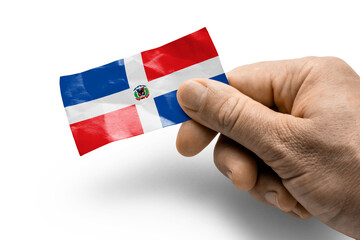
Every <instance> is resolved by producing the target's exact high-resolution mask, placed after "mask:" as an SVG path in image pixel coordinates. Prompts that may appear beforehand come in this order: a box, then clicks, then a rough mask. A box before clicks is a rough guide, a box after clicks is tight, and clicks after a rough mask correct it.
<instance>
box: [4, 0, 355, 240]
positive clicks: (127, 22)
mask: <svg viewBox="0 0 360 240" xmlns="http://www.w3.org/2000/svg"><path fill="white" fill-rule="evenodd" d="M357 2H358V1H329V0H327V1H304V0H303V1H225V0H222V1H211V0H207V1H199V0H192V1H185V0H182V1H176V2H175V1H170V0H167V1H154V0H151V1H135V0H126V1H124V0H118V1H105V0H103V1H90V0H87V1H75V0H71V1H68V0H63V1H39V0H32V1H6V2H5V1H1V3H0V26H1V28H0V35H1V36H0V43H1V44H0V61H1V62H0V81H1V85H0V104H1V105H0V106H1V118H0V121H1V124H0V128H1V129H0V137H1V138H0V139H1V140H0V141H1V151H0V239H6V240H7V239H37V240H42V239H62V240H63V239H69V240H71V239H76V240H79V239H80V240H81V239H86V240H91V239H229V240H232V239H234V240H235V239H259V240H260V239H261V240H262V239H328V240H331V239H349V238H348V237H345V236H343V235H342V234H340V233H337V232H335V231H334V230H332V229H330V228H328V227H326V226H325V225H323V224H322V223H320V222H319V221H317V220H316V219H314V218H313V219H311V220H308V221H301V220H297V219H294V218H292V217H289V216H287V215H285V214H283V213H281V212H280V211H278V210H276V209H274V208H271V207H267V206H264V205H262V204H260V203H258V202H256V201H255V200H253V199H252V198H251V197H250V196H249V194H248V193H247V192H240V191H237V190H236V189H235V187H233V186H232V185H231V183H230V181H228V180H227V179H226V178H224V177H223V176H222V175H221V174H220V173H219V172H218V171H217V170H216V168H215V167H214V165H213V160H212V148H213V145H214V143H212V144H211V145H210V146H209V147H208V148H207V149H206V151H204V152H202V153H201V154H200V155H198V156H197V157H193V158H184V157H182V156H180V155H179V154H178V153H177V151H176V148H175V139H176V133H177V130H178V127H179V126H173V127H169V128H165V129H161V130H158V131H155V132H152V133H149V134H146V135H142V136H139V137H135V138H132V139H128V140H123V141H118V142H115V143H112V144H109V145H107V146H105V147H102V148H100V149H98V150H96V151H94V152H91V153H89V154H87V155H85V156H83V157H79V156H78V153H77V150H76V147H75V144H74V141H73V139H72V135H71V132H70V128H69V126H68V123H67V118H66V115H65V111H64V109H63V106H62V101H61V97H60V90H59V76H61V75H66V74H72V73H77V72H80V71H84V70H87V69H90V68H93V67H97V66H99V65H102V64H106V63H108V62H111V61H114V60H117V59H120V58H124V57H128V56H131V55H133V54H135V53H138V52H140V51H143V50H147V49H150V48H154V47H158V46H160V45H162V44H165V43H167V42H169V41H172V40H175V39H177V38H179V37H182V36H184V35H186V34H189V33H191V32H193V31H196V30H198V29H200V28H202V27H204V26H206V27H207V28H208V31H209V32H210V35H211V37H212V38H213V41H214V43H215V46H216V47H217V50H218V52H219V55H220V58H221V60H222V63H223V67H224V69H225V71H229V70H231V69H232V68H234V67H236V66H238V65H242V64H247V63H252V62H257V61H264V60H277V59H286V58H297V57H303V56H308V55H315V56H324V55H333V56H338V57H341V58H343V59H345V60H346V61H347V62H348V63H349V64H350V65H351V66H352V67H353V68H354V69H355V70H356V71H357V72H360V51H359V43H360V37H359V23H360V14H359V7H358V4H357Z"/></svg>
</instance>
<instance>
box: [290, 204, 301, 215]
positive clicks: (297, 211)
mask: <svg viewBox="0 0 360 240" xmlns="http://www.w3.org/2000/svg"><path fill="white" fill-rule="evenodd" d="M292 211H293V213H295V214H296V215H299V217H302V212H301V209H300V208H299V207H298V206H296V207H295V208H294V209H293V210H292Z"/></svg>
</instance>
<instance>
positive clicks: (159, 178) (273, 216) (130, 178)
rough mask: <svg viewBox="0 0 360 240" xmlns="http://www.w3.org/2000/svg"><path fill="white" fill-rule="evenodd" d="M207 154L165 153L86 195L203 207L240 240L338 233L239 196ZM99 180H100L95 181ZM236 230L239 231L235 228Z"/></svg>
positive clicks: (105, 181) (101, 183) (120, 173)
mask: <svg viewBox="0 0 360 240" xmlns="http://www.w3.org/2000/svg"><path fill="white" fill-rule="evenodd" d="M208 158H210V157H209V156H207V155H206V154H200V156H198V157H194V158H187V159H186V158H182V157H180V156H178V157H175V159H174V156H173V155H171V156H170V154H169V155H167V154H166V153H164V154H163V156H162V157H160V158H159V159H155V160H154V159H150V160H149V161H146V163H145V164H143V163H142V164H141V167H138V168H136V169H127V170H126V171H125V173H126V174H124V170H123V169H122V170H119V171H114V173H113V175H111V174H110V175H108V176H107V178H106V179H102V180H101V181H97V182H96V183H94V184H93V185H92V186H91V191H92V192H93V194H96V195H97V196H99V197H100V198H105V199H111V200H115V201H119V202H121V201H125V200H126V201H129V199H131V198H133V199H146V198H148V197H151V196H155V197H159V198H162V197H161V196H163V197H164V198H169V196H171V197H176V199H184V201H187V202H189V201H190V202H195V203H200V204H204V203H205V204H207V205H210V207H209V206H207V207H208V208H211V210H212V211H213V212H214V213H215V215H217V216H219V217H221V218H222V219H224V221H225V222H224V226H225V225H227V226H230V227H231V228H232V229H233V230H234V232H235V233H236V232H237V231H238V234H239V237H240V236H242V235H244V233H243V232H242V231H243V229H246V230H247V233H248V234H250V235H251V236H252V239H261V240H263V239H293V240H297V239H299V240H300V239H327V240H331V239H338V237H339V234H337V233H336V232H335V231H332V230H329V229H327V228H328V227H326V226H325V225H324V224H322V223H321V222H319V221H318V220H316V219H314V218H312V219H310V220H306V221H304V220H299V219H296V218H293V217H291V216H288V215H286V214H285V213H282V212H281V211H279V210H277V209H275V208H273V207H269V206H266V205H264V204H261V203H259V202H257V201H256V200H254V199H253V198H252V197H251V196H250V195H249V194H248V193H247V192H242V191H238V190H237V189H236V188H235V187H234V186H233V185H232V184H231V183H230V181H229V180H228V179H226V178H225V177H223V176H222V175H221V173H220V172H218V171H217V169H216V168H215V166H214V165H213V164H212V162H211V161H212V160H211V159H208ZM97 180H99V179H97ZM239 226H241V227H239Z"/></svg>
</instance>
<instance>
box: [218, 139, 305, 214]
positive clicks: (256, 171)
mask: <svg viewBox="0 0 360 240" xmlns="http://www.w3.org/2000/svg"><path fill="white" fill-rule="evenodd" d="M214 162H215V165H216V167H217V168H218V169H219V171H220V172H221V173H222V174H224V175H225V176H226V177H228V178H229V179H230V180H231V181H232V183H233V184H234V185H235V186H236V187H237V188H238V189H239V190H245V191H249V193H250V194H251V195H252V196H253V197H254V198H255V199H256V200H258V201H260V202H263V203H265V204H267V205H270V206H274V207H277V208H279V209H280V210H282V211H284V212H285V213H287V214H289V215H291V216H294V217H297V218H301V219H307V218H310V217H311V214H310V213H309V212H308V211H307V210H306V209H305V208H304V207H303V206H302V205H301V204H299V203H298V202H297V200H295V198H294V197H293V196H292V195H291V194H290V193H289V192H288V191H287V189H286V188H285V187H284V185H283V184H282V181H281V179H280V178H279V176H278V175H277V174H276V173H275V172H274V171H273V170H272V169H271V168H269V167H268V166H266V165H265V164H264V163H263V162H262V161H261V160H260V159H258V158H257V157H256V156H255V155H254V154H253V153H251V152H250V151H249V150H247V149H245V148H244V147H242V146H240V145H239V144H238V143H236V142H234V141H233V140H231V139H229V138H228V137H226V136H224V135H220V137H219V139H218V141H217V143H216V146H215V150H214ZM258 165H259V167H258Z"/></svg>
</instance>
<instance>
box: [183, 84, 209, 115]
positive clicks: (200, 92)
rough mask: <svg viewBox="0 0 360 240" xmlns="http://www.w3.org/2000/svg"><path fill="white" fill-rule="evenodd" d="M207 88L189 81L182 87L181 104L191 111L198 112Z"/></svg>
mask: <svg viewBox="0 0 360 240" xmlns="http://www.w3.org/2000/svg"><path fill="white" fill-rule="evenodd" d="M205 91H206V87H205V86H204V85H202V84H200V83H198V82H196V81H194V80H188V81H186V82H185V83H183V84H182V85H181V88H180V91H179V95H178V98H179V102H180V103H181V105H183V106H184V107H186V108H189V109H190V110H193V111H197V110H199V108H200V106H201V99H202V98H203V96H204V93H205Z"/></svg>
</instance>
